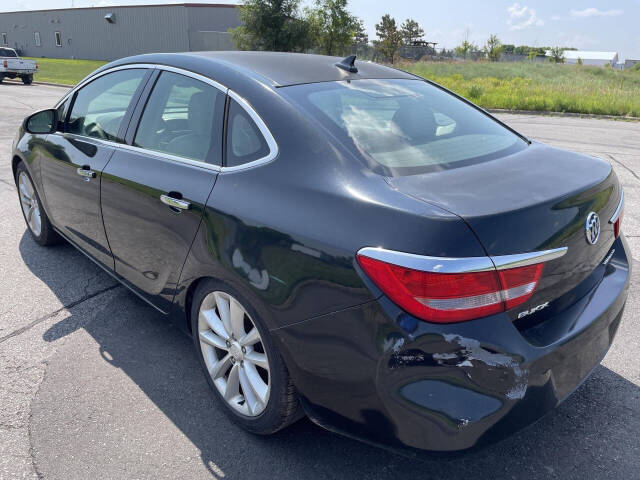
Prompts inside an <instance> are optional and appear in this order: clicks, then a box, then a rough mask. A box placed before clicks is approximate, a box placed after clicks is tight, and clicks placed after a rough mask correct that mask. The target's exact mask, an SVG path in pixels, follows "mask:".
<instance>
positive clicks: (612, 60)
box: [547, 50, 618, 67]
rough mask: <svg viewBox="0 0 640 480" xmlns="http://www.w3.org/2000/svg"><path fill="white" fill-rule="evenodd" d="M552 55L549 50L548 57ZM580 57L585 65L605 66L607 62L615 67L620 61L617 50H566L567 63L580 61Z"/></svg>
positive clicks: (565, 60)
mask: <svg viewBox="0 0 640 480" xmlns="http://www.w3.org/2000/svg"><path fill="white" fill-rule="evenodd" d="M550 56H551V52H547V57H550ZM578 59H581V60H582V63H583V65H595V66H598V67H603V66H605V65H606V64H609V65H611V66H612V67H614V66H615V65H616V64H617V63H618V53H617V52H588V51H586V50H565V51H564V62H565V63H570V64H571V63H573V64H575V63H578Z"/></svg>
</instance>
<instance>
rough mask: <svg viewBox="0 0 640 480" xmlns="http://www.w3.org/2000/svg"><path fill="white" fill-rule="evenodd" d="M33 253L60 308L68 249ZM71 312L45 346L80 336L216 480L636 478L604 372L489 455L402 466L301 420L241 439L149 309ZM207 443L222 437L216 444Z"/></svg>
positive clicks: (632, 406)
mask: <svg viewBox="0 0 640 480" xmlns="http://www.w3.org/2000/svg"><path fill="white" fill-rule="evenodd" d="M32 248H33V241H32V240H31V238H30V237H29V235H28V234H27V233H25V235H24V236H23V238H22V240H21V243H20V252H21V254H22V257H23V260H24V262H25V264H26V265H27V266H28V268H29V269H30V270H31V272H33V274H34V275H36V276H37V277H39V278H40V279H42V281H43V282H45V283H46V284H47V285H49V287H50V288H51V290H52V291H53V293H54V294H56V295H57V296H58V297H59V298H64V299H66V298H69V297H70V294H69V292H68V291H67V287H65V285H66V284H65V282H63V281H59V275H60V274H59V272H58V274H57V275H56V279H58V280H57V281H55V282H51V283H49V280H50V278H51V273H50V271H51V268H52V266H53V265H58V264H59V262H58V261H57V260H56V257H57V256H59V255H60V254H61V252H63V254H65V255H67V253H64V252H66V251H67V249H68V248H70V247H67V246H63V247H60V249H61V250H58V249H51V250H50V251H48V254H47V255H39V256H38V260H37V261H35V260H33V255H30V254H29V252H30V251H31V250H32ZM67 261H68V263H69V264H68V265H67V269H66V273H65V275H67V276H68V277H69V279H71V277H72V276H73V275H74V271H76V270H77V269H80V268H86V265H85V264H84V262H90V261H89V260H88V259H86V258H84V257H82V256H80V255H75V256H71V255H69V258H67ZM104 276H105V277H108V276H107V274H106V273H105V274H104ZM96 281H102V282H103V283H104V279H100V278H96ZM78 310H79V309H78V308H76V307H73V308H70V309H69V315H68V316H67V317H66V318H65V319H64V320H61V321H60V322H58V323H56V324H54V325H53V326H51V327H50V328H49V329H48V330H47V331H46V332H45V333H44V335H43V338H44V340H45V341H47V342H55V341H57V340H59V339H61V338H63V337H65V336H67V335H69V334H70V333H72V332H75V331H76V330H78V329H84V330H85V331H86V332H87V333H88V334H89V335H90V336H91V337H92V338H93V339H94V340H95V342H96V343H97V345H98V346H99V347H98V348H99V351H100V355H101V357H102V360H100V359H98V361H104V362H107V363H108V364H109V365H111V366H113V367H116V368H118V369H119V370H120V371H121V372H122V373H124V374H125V375H126V376H127V377H128V378H129V379H130V380H131V381H133V382H134V383H135V384H136V385H137V386H138V387H139V388H140V390H141V391H142V392H143V393H144V394H145V395H146V397H148V399H149V400H151V402H153V404H154V405H155V406H156V407H157V408H158V409H160V410H161V411H162V412H163V414H164V415H165V416H166V417H167V419H168V420H170V422H172V423H173V424H174V425H175V426H176V427H177V428H179V429H180V431H181V432H182V433H183V434H184V435H185V436H186V437H187V438H188V439H189V440H190V441H191V442H192V443H193V444H194V445H195V446H196V447H197V448H198V449H199V451H200V452H201V453H200V455H201V460H202V462H203V464H204V465H205V466H206V468H207V469H208V470H209V471H210V473H211V475H212V477H214V478H221V477H225V478H239V477H240V476H243V477H245V478H247V477H248V478H254V477H260V478H280V477H285V478H304V479H312V478H397V477H398V476H400V477H402V478H424V477H427V478H448V479H458V478H461V479H462V478H464V479H468V478H496V479H497V478H555V477H558V478H579V477H583V478H601V477H607V478H617V477H621V478H622V477H625V478H637V475H638V471H640V460H639V458H640V457H639V455H638V452H640V436H639V435H637V432H640V388H639V387H638V386H636V385H635V384H634V383H632V382H630V381H628V380H626V379H625V378H623V377H622V376H620V375H618V374H616V373H615V372H613V371H611V370H610V369H608V368H606V367H604V366H599V367H597V368H596V370H595V371H594V373H593V375H592V376H591V377H590V378H589V379H588V380H587V381H586V382H585V383H584V385H582V386H581V387H580V388H579V389H578V390H577V391H576V392H575V393H574V394H573V395H572V396H571V397H569V399H567V401H566V402H565V403H563V404H562V405H561V406H560V407H559V408H557V409H556V410H554V411H553V412H552V413H550V414H549V415H547V416H546V417H544V418H543V419H542V420H540V421H539V422H538V423H536V424H534V425H532V426H531V427H529V428H527V429H525V430H523V431H521V432H519V433H517V434H516V435H514V436H512V437H510V438H508V439H506V440H504V441H503V442H501V443H499V444H496V445H493V446H490V447H487V448H485V449H482V450H479V451H476V452H473V453H470V454H465V455H458V456H453V457H433V456H428V455H425V456H419V457H418V458H412V459H409V458H406V457H403V456H400V455H397V454H395V453H392V452H388V451H386V450H382V449H379V448H376V447H372V446H369V445H367V444H365V443H362V442H358V441H355V440H351V439H349V438H345V437H342V436H339V435H336V434H333V433H330V432H328V431H325V430H324V429H322V428H320V427H317V426H316V425H314V424H313V423H311V422H310V421H309V420H307V419H303V420H301V421H299V422H297V423H296V424H294V425H292V426H291V427H289V428H287V429H285V430H283V431H281V432H278V433H277V434H275V435H272V436H269V437H260V436H254V435H251V434H248V433H246V432H244V431H243V430H240V429H239V428H238V427H236V426H235V425H234V424H232V423H231V421H230V420H229V419H228V418H227V417H226V415H224V413H223V412H222V411H221V410H220V409H219V408H217V406H216V404H215V401H214V398H213V396H212V395H211V393H210V391H209V387H208V384H207V382H206V380H205V378H204V375H203V373H202V372H201V369H200V366H199V364H198V362H197V359H196V357H195V354H194V349H193V346H192V340H191V339H190V338H188V337H186V336H185V335H183V334H182V333H181V332H180V331H179V330H177V329H176V328H174V327H173V326H171V325H170V324H169V323H168V322H167V321H166V320H165V319H164V318H163V317H162V316H161V315H160V314H158V313H157V312H156V311H155V310H154V309H153V308H151V307H149V306H148V305H146V304H145V303H144V302H143V301H141V300H140V299H138V298H137V297H136V296H135V295H133V294H131V293H130V292H128V291H126V290H124V288H118V289H116V291H114V292H108V293H105V294H104V296H103V297H102V298H101V299H100V308H99V309H95V310H92V311H91V313H88V314H81V313H78ZM618 341H621V339H618ZM142 347H144V348H142ZM72 360H73V359H72V358H68V357H66V358H65V361H72ZM70 381H73V379H70ZM133 427H134V426H133ZM213 432H225V438H224V441H223V442H221V441H220V438H219V437H218V435H216V434H214V433H213ZM76 434H78V435H81V434H82V432H81V431H80V432H77V433H76ZM147 448H150V447H147ZM241 452H242V453H241ZM246 452H253V453H252V454H251V460H250V461H237V459H236V458H235V457H236V456H238V455H240V456H242V457H243V458H245V459H246V458H247V453H246Z"/></svg>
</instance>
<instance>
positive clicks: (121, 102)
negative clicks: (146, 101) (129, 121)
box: [67, 69, 146, 141]
mask: <svg viewBox="0 0 640 480" xmlns="http://www.w3.org/2000/svg"><path fill="white" fill-rule="evenodd" d="M145 74H146V70H144V69H130V70H120V71H117V72H113V73H108V74H106V75H103V76H102V77H99V78H97V79H96V80H94V81H93V82H91V83H89V84H88V85H86V86H85V87H82V88H81V89H80V90H79V91H78V92H77V93H76V98H75V101H74V102H73V107H72V108H71V114H70V115H69V123H68V125H67V131H68V132H69V133H74V134H76V135H83V136H86V137H93V138H99V139H103V140H111V141H116V140H118V130H119V129H120V125H121V124H122V121H123V119H124V116H125V114H126V113H127V109H128V108H129V104H130V103H131V100H132V99H133V97H134V96H135V94H136V90H137V89H138V87H139V86H140V83H141V82H142V79H143V78H144V76H145Z"/></svg>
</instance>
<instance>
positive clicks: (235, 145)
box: [226, 99, 269, 167]
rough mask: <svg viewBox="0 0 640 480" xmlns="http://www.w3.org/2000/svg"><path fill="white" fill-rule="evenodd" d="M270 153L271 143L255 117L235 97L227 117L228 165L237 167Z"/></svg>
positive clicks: (231, 101) (231, 100) (230, 104)
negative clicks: (256, 122)
mask: <svg viewBox="0 0 640 480" xmlns="http://www.w3.org/2000/svg"><path fill="white" fill-rule="evenodd" d="M267 155H269V145H268V144H267V142H266V140H265V139H264V136H263V135H262V133H261V132H260V129H259V128H258V127H257V125H256V124H255V122H254V121H253V119H252V118H251V117H250V116H249V114H248V113H247V112H246V110H245V109H244V108H242V107H241V106H240V105H239V104H238V102H236V101H235V100H234V99H230V103H229V114H228V117H227V157H226V166H227V167H237V166H240V165H243V164H245V163H249V162H254V161H256V160H260V159H261V158H264V157H266V156H267Z"/></svg>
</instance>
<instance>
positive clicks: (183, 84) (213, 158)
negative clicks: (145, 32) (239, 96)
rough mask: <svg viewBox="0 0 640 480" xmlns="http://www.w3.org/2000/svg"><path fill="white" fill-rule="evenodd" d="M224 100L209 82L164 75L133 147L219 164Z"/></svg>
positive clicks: (168, 74) (144, 116) (146, 110)
mask: <svg viewBox="0 0 640 480" xmlns="http://www.w3.org/2000/svg"><path fill="white" fill-rule="evenodd" d="M224 101H225V96H224V94H223V93H222V92H220V91H219V90H218V89H217V88H215V87H213V86H211V85H209V84H208V83H204V82H201V81H200V80H196V79H194V78H191V77H188V76H186V75H180V74H178V73H173V72H162V73H161V74H160V77H159V78H158V81H157V82H156V84H155V86H154V87H153V91H152V92H151V95H150V96H149V100H148V101H147V105H146V106H145V109H144V113H143V114H142V118H141V119H140V124H139V125H138V130H137V132H136V135H135V139H134V142H133V145H134V146H136V147H140V148H146V149H149V150H154V151H157V152H163V153H168V154H171V155H177V156H179V157H184V158H187V159H190V160H198V161H201V162H208V163H213V164H217V165H219V164H220V157H221V154H222V119H223V115H224V113H223V112H224Z"/></svg>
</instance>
